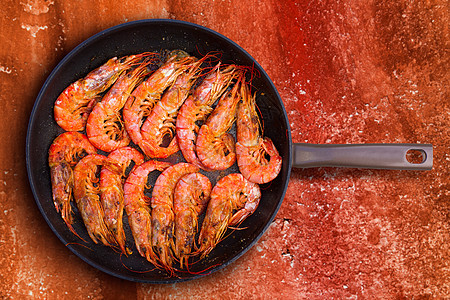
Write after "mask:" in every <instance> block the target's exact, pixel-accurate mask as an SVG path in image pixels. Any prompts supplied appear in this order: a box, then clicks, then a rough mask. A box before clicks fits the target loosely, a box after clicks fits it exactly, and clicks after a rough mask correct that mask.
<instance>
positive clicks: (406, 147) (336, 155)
mask: <svg viewBox="0 0 450 300" xmlns="http://www.w3.org/2000/svg"><path fill="white" fill-rule="evenodd" d="M411 152H413V153H416V154H417V153H418V154H419V156H421V157H419V161H416V160H414V161H412V162H410V161H408V154H409V153H411ZM293 153H294V156H293V166H294V167H296V168H314V167H346V168H366V169H393V170H431V169H432V167H433V146H432V145H430V144H330V145H328V144H303V143H297V144H294V146H293Z"/></svg>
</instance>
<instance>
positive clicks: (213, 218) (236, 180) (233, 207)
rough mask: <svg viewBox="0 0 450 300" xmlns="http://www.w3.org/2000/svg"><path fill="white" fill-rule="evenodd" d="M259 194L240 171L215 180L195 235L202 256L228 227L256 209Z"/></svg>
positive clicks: (212, 246) (213, 245)
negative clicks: (203, 216)
mask: <svg viewBox="0 0 450 300" xmlns="http://www.w3.org/2000/svg"><path fill="white" fill-rule="evenodd" d="M260 198H261V191H260V189H259V186H258V185H257V184H256V183H253V182H250V181H248V180H247V179H245V178H244V176H242V174H238V173H232V174H229V175H227V176H225V177H223V178H222V179H220V180H219V181H218V182H217V183H216V185H215V186H214V187H213V189H212V191H211V199H210V201H209V204H208V208H207V210H206V216H205V219H204V221H203V224H202V229H201V231H200V235H199V244H200V248H199V253H201V257H202V258H203V257H204V256H206V255H208V254H209V253H210V252H211V251H212V249H214V247H216V245H217V244H218V243H219V242H220V241H221V239H222V237H223V235H224V234H225V231H226V229H227V228H228V227H230V226H236V225H238V224H240V223H241V222H242V221H243V220H245V218H247V217H248V216H249V215H250V214H252V213H253V212H254V211H255V210H256V208H257V207H258V204H259V200H260ZM233 211H236V212H233Z"/></svg>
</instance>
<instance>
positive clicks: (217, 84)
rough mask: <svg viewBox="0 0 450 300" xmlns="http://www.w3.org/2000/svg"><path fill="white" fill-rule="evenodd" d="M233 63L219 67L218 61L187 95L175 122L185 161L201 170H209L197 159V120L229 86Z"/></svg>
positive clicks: (200, 120)
mask: <svg viewBox="0 0 450 300" xmlns="http://www.w3.org/2000/svg"><path fill="white" fill-rule="evenodd" d="M237 73H238V72H236V66H235V65H229V66H227V67H226V68H220V63H218V64H217V65H216V67H215V68H214V69H213V71H211V72H210V73H209V74H208V75H207V76H206V77H205V79H204V80H203V81H202V83H201V84H200V85H199V86H198V87H196V88H195V90H194V92H193V93H192V97H188V99H186V101H185V102H184V104H183V106H181V108H180V112H179V113H178V116H177V122H176V134H177V141H178V145H179V147H180V150H181V152H182V153H183V156H184V158H185V159H186V161H187V162H189V163H191V164H194V165H196V166H198V167H199V168H201V169H203V170H207V171H208V170H209V169H208V168H207V167H206V166H204V165H203V164H202V163H201V161H200V160H199V159H198V157H197V154H196V151H195V143H196V141H197V133H198V131H199V126H198V125H197V123H198V122H203V121H204V120H205V119H206V118H207V117H208V115H209V114H210V113H211V112H212V111H213V108H212V107H211V106H212V105H213V104H214V102H216V100H217V99H218V98H219V97H220V96H221V95H222V94H223V93H224V91H225V90H226V89H227V88H228V87H229V86H230V84H231V81H232V80H233V79H234V78H235V77H236V75H237Z"/></svg>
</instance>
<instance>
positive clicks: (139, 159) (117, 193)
mask: <svg viewBox="0 0 450 300" xmlns="http://www.w3.org/2000/svg"><path fill="white" fill-rule="evenodd" d="M108 159H109V160H111V161H113V162H115V163H116V164H117V165H118V166H120V168H121V172H120V173H117V172H112V171H111V170H109V169H108V167H103V168H102V171H101V173H100V191H101V196H100V199H101V203H102V207H103V211H104V213H105V223H106V226H107V227H108V229H109V231H111V233H112V234H113V235H114V238H115V240H116V241H117V244H118V246H119V247H120V249H121V250H122V252H123V253H126V252H125V232H124V230H123V219H122V217H123V209H124V203H123V198H124V192H123V183H124V181H125V178H126V174H125V172H126V170H127V168H129V167H131V166H132V165H133V164H134V167H137V166H139V165H140V164H142V163H143V162H144V156H143V155H142V153H140V152H139V151H138V150H136V149H134V148H131V147H122V148H119V149H116V150H114V151H113V152H111V153H110V154H109V155H108Z"/></svg>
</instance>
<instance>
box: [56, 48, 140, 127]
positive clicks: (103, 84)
mask: <svg viewBox="0 0 450 300" xmlns="http://www.w3.org/2000/svg"><path fill="white" fill-rule="evenodd" d="M138 59H140V57H139V55H130V56H124V57H122V58H120V59H118V58H117V57H114V58H111V59H110V60H108V61H107V62H106V63H105V64H103V65H102V66H100V67H98V68H97V69H95V70H93V71H91V72H90V73H89V74H87V76H86V77H84V78H81V79H79V80H77V81H75V82H74V83H72V84H71V85H69V86H68V87H67V88H66V89H65V90H64V91H63V92H62V93H61V94H60V95H59V97H58V98H57V99H56V101H55V106H54V116H55V121H56V123H58V125H59V126H60V127H61V128H62V129H64V130H66V131H82V130H84V128H85V126H86V122H87V119H88V116H89V113H90V112H91V111H92V108H93V107H94V106H95V104H96V103H97V102H98V101H99V100H100V98H101V97H99V95H100V94H101V93H103V92H104V91H106V90H107V89H108V88H109V87H110V86H111V85H113V84H114V82H115V81H116V80H117V79H118V78H119V76H120V75H121V74H122V73H123V72H124V71H126V70H128V69H129V68H130V67H131V66H132V65H133V64H134V63H135V62H136V60H138Z"/></svg>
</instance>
